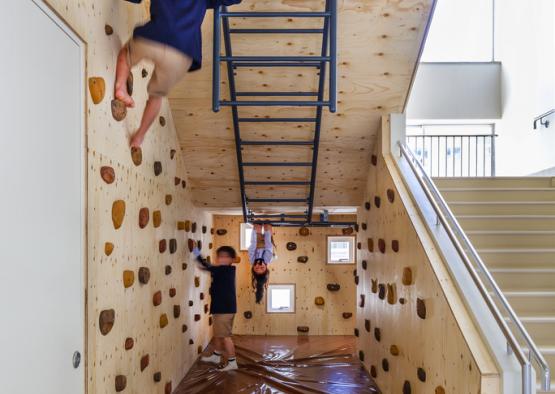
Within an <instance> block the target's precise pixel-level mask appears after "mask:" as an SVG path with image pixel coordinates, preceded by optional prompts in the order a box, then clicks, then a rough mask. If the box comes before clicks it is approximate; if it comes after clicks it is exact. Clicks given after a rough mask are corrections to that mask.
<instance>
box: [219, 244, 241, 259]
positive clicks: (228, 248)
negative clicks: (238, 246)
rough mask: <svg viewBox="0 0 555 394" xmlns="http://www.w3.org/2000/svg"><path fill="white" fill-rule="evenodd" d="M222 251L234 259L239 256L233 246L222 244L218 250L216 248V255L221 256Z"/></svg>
mask: <svg viewBox="0 0 555 394" xmlns="http://www.w3.org/2000/svg"><path fill="white" fill-rule="evenodd" d="M221 253H225V254H227V255H229V257H231V258H232V259H234V258H236V257H237V252H236V251H235V249H233V248H232V247H231V246H220V247H219V248H218V250H216V255H218V256H219V255H220V254H221Z"/></svg>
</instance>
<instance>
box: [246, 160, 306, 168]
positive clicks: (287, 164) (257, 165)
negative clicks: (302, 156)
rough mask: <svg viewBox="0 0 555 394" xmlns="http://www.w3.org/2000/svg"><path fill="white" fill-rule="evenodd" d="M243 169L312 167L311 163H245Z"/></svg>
mask: <svg viewBox="0 0 555 394" xmlns="http://www.w3.org/2000/svg"><path fill="white" fill-rule="evenodd" d="M243 166H245V167H312V163H311V162H295V161H292V162H263V161H262V162H246V163H243Z"/></svg>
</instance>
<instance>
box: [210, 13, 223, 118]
mask: <svg viewBox="0 0 555 394" xmlns="http://www.w3.org/2000/svg"><path fill="white" fill-rule="evenodd" d="M220 12H221V8H220V7H214V45H213V48H212V50H213V53H212V57H213V63H212V111H214V112H219V111H220V50H221V40H222V37H221V19H220Z"/></svg>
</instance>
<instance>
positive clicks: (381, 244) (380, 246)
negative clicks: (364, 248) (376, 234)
mask: <svg viewBox="0 0 555 394" xmlns="http://www.w3.org/2000/svg"><path fill="white" fill-rule="evenodd" d="M378 249H379V250H380V252H381V253H385V240H383V239H382V238H380V239H378Z"/></svg>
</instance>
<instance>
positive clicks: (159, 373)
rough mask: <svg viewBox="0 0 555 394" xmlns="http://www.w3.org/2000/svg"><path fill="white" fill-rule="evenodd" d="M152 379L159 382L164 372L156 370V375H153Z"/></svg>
mask: <svg viewBox="0 0 555 394" xmlns="http://www.w3.org/2000/svg"><path fill="white" fill-rule="evenodd" d="M152 379H153V380H154V381H155V382H159V381H161V380H162V373H161V372H155V373H154V375H152Z"/></svg>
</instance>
